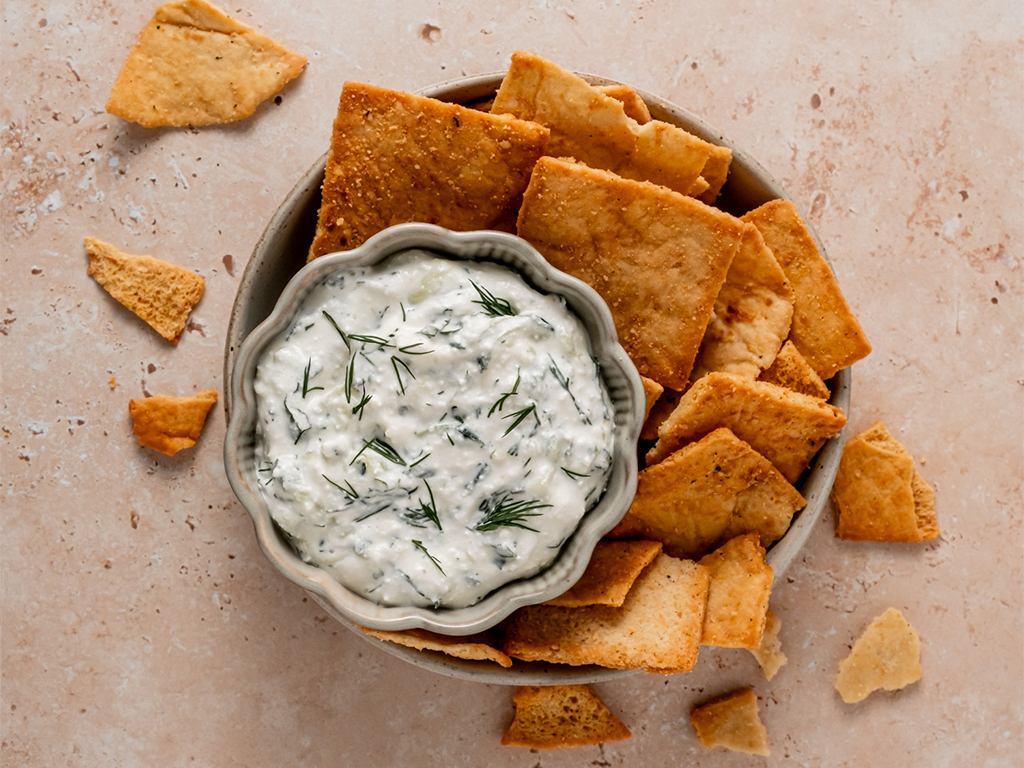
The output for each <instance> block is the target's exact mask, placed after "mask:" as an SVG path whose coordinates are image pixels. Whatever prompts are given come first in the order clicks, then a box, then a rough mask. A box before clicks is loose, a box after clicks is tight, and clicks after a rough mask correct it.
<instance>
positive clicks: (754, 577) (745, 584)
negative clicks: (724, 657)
mask: <svg viewBox="0 0 1024 768" xmlns="http://www.w3.org/2000/svg"><path fill="white" fill-rule="evenodd" d="M764 555H765V550H764V547H762V546H761V544H760V543H759V542H758V538H757V534H756V533H748V534H744V535H743V536H737V537H736V538H734V539H731V540H730V541H728V542H727V543H725V544H724V545H722V546H721V547H719V548H718V549H716V550H715V551H714V552H712V553H711V554H710V555H706V556H705V557H702V558H701V559H700V561H699V562H700V564H701V565H703V566H704V567H705V568H707V569H708V576H709V577H710V579H711V582H710V585H709V587H708V605H707V608H706V609H705V610H704V632H703V635H702V636H701V644H702V645H714V646H718V647H719V648H758V647H760V645H761V640H762V638H763V636H764V627H765V622H766V621H767V616H768V598H769V596H770V595H771V592H772V576H773V571H772V567H771V566H770V565H768V564H767V563H766V562H765V559H764Z"/></svg>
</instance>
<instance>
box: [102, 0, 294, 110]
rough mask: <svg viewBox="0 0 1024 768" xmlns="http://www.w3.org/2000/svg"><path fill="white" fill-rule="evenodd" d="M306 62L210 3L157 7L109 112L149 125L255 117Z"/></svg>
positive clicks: (185, 0) (187, 0)
mask: <svg viewBox="0 0 1024 768" xmlns="http://www.w3.org/2000/svg"><path fill="white" fill-rule="evenodd" d="M305 66H306V58H305V57H304V56H300V55H298V54H297V53H292V52H291V51H289V50H288V49H287V48H285V47H284V46H282V45H280V44H279V43H276V42H274V41H273V40H271V39H270V38H269V37H267V36H266V35H261V34H260V33H259V32H257V31H256V30H255V29H252V28H250V27H247V26H245V24H242V23H240V22H238V21H235V20H234V19H232V18H231V17H230V16H228V15H227V14H225V13H224V12H223V11H221V10H220V9H219V8H215V7H214V6H212V5H210V4H209V3H207V2H205V0H178V2H173V3H167V4H166V5H161V6H160V7H159V8H157V9H156V14H154V16H153V18H152V19H150V21H149V23H148V24H147V25H146V26H145V28H143V30H142V34H141V35H139V40H138V42H137V43H135V47H133V48H132V50H131V52H130V53H129V54H128V60H127V61H125V63H124V67H122V68H121V72H120V74H118V76H117V80H116V81H115V82H114V88H113V90H112V91H111V94H110V100H109V101H108V102H107V112H109V113H110V114H112V115H117V116H118V117H123V118H124V119H125V120H131V121H132V122H134V123H139V124H140V125H144V126H146V127H147V128H157V127H162V126H168V125H211V124H213V123H230V122H232V121H235V120H241V119H242V118H245V117H249V115H251V114H252V113H253V112H255V111H256V107H257V106H259V104H260V102H262V101H264V100H265V99H268V98H270V97H271V96H273V95H274V94H275V93H277V92H278V91H279V90H281V88H282V87H284V85H285V83H287V82H288V81H290V80H293V79H294V78H296V77H298V76H299V74H300V73H301V72H302V68H303V67H305Z"/></svg>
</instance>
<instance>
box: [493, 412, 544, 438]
mask: <svg viewBox="0 0 1024 768" xmlns="http://www.w3.org/2000/svg"><path fill="white" fill-rule="evenodd" d="M536 410H537V406H536V405H530V406H527V407H526V408H523V409H522V410H520V411H516V412H515V413H510V414H509V415H508V416H502V417H501V418H502V419H515V421H513V422H512V426H510V427H509V428H508V429H506V430H505V434H504V435H502V437H507V436H508V434H509V432H511V431H512V430H513V429H515V428H516V427H518V426H519V425H520V424H522V423H523V420H524V419H525V418H526V417H527V416H529V415H530V414H531V413H533V417H534V418H535V419H536V418H537V414H536V413H534V411H536ZM537 423H538V424H539V423H540V419H537Z"/></svg>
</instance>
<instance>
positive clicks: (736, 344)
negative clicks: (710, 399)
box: [690, 224, 793, 381]
mask: <svg viewBox="0 0 1024 768" xmlns="http://www.w3.org/2000/svg"><path fill="white" fill-rule="evenodd" d="M792 319H793V291H792V289H790V287H789V284H788V283H787V282H786V276H785V275H784V274H783V273H782V267H780V266H779V263H778V262H777V261H776V260H775V257H774V256H772V252H771V251H769V250H768V248H767V246H765V244H764V240H763V239H762V238H761V233H760V232H758V231H757V227H755V226H753V225H751V224H748V225H747V226H746V228H745V229H744V230H743V239H742V241H741V242H740V247H739V250H737V251H736V257H735V258H734V259H733V260H732V265H731V266H730V267H729V272H728V274H727V275H726V277H725V283H724V284H723V285H722V290H721V291H719V293H718V298H717V299H715V310H714V313H713V314H712V315H711V322H710V323H708V327H707V330H706V331H705V332H704V339H703V340H702V341H701V345H700V351H699V352H698V353H697V360H696V361H695V362H694V365H693V372H692V373H691V374H690V380H691V381H696V380H697V379H699V378H700V377H701V376H704V375H705V374H708V373H711V372H712V371H725V372H726V373H735V374H737V375H739V376H746V377H747V378H751V379H756V378H757V375H758V374H759V373H760V372H761V370H762V369H764V368H767V367H768V366H769V365H771V364H772V361H773V360H775V356H776V355H777V354H778V352H779V348H780V347H781V346H782V342H783V341H785V339H786V336H787V334H788V333H789V324H790V321H791V320H792Z"/></svg>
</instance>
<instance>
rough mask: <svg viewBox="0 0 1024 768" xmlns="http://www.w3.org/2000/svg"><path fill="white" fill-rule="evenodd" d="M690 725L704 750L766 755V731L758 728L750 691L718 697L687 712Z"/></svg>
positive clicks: (762, 726)
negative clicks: (705, 748) (724, 749)
mask: <svg viewBox="0 0 1024 768" xmlns="http://www.w3.org/2000/svg"><path fill="white" fill-rule="evenodd" d="M690 723H691V724H692V725H693V729H694V730H695V731H696V732H697V738H698V739H700V743H701V744H703V745H704V746H705V747H707V748H708V749H711V748H712V747H725V748H726V749H730V750H732V751H733V752H746V753H747V754H748V755H762V756H764V757H767V756H768V755H769V748H768V731H767V730H765V727H764V725H762V724H761V717H760V715H759V714H758V711H757V696H756V695H755V694H754V691H753V689H752V688H743V689H741V690H739V691H735V692H733V693H730V694H727V695H725V696H721V697H719V698H717V699H713V700H712V701H709V702H706V703H704V704H701V705H700V706H697V707H694V708H693V709H692V710H690Z"/></svg>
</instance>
